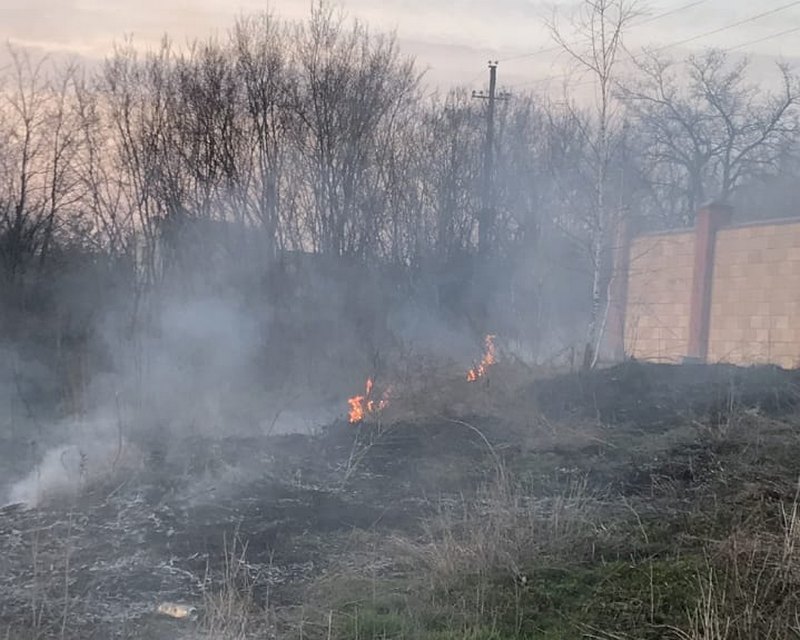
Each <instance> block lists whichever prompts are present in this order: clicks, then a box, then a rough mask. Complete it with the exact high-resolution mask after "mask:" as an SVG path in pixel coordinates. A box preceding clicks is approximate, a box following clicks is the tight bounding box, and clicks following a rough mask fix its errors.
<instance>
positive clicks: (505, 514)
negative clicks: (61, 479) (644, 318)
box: [0, 363, 800, 639]
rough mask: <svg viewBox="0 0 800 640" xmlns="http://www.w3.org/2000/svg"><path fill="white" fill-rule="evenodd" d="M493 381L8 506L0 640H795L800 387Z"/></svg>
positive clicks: (0, 558)
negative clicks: (177, 607)
mask: <svg viewBox="0 0 800 640" xmlns="http://www.w3.org/2000/svg"><path fill="white" fill-rule="evenodd" d="M493 375H496V376H497V377H496V378H495V379H492V376H493ZM504 376H505V377H504ZM488 378H489V380H487V381H486V382H485V384H484V383H483V382H482V383H481V384H480V386H479V385H467V384H466V382H462V383H460V384H459V383H456V382H452V383H450V382H448V383H443V384H442V385H441V389H447V390H453V391H448V392H445V391H442V392H441V393H442V394H443V395H444V396H445V397H444V398H443V399H442V400H441V401H438V402H437V404H436V407H435V408H430V409H429V408H428V405H427V404H426V403H425V402H423V401H420V402H414V401H413V398H409V399H408V400H407V403H408V406H414V407H416V409H415V411H410V412H405V413H403V414H399V413H398V414H396V415H393V414H392V413H391V412H389V411H387V412H386V413H385V415H383V414H381V415H378V416H376V417H375V420H374V421H369V422H366V423H361V424H359V425H355V426H353V425H350V424H348V423H347V422H345V421H344V420H343V421H342V422H339V423H335V424H331V425H328V426H326V427H325V428H324V429H322V430H321V431H320V433H318V434H315V435H308V436H306V435H283V436H263V437H248V438H244V437H242V438H214V439H212V438H202V437H197V438H194V439H189V440H186V441H184V442H183V443H182V445H181V446H180V447H174V446H172V447H168V448H166V449H165V450H164V451H158V452H154V453H153V455H149V456H145V457H144V458H143V460H142V462H141V465H140V466H139V467H138V468H135V469H132V470H126V471H125V473H117V474H115V475H113V476H109V477H108V478H105V479H98V480H93V481H91V482H87V484H86V486H84V487H82V491H81V492H80V494H79V495H78V496H77V497H75V498H70V499H69V500H61V501H50V502H46V503H44V504H42V505H41V506H39V507H38V508H35V509H26V508H23V507H21V506H15V505H11V506H8V507H5V508H4V509H2V510H0V548H2V550H3V552H2V555H0V629H2V630H3V631H4V632H5V631H6V630H7V637H8V638H12V639H13V638H18V637H19V638H34V637H40V638H46V637H62V638H161V637H163V638H175V637H209V638H247V637H262V638H263V637H280V638H315V637H319V638H354V639H355V638H360V639H365V638H440V639H445V638H465V637H467V638H476V639H477V638H575V637H594V638H607V639H611V638H661V637H675V638H723V637H725V638H750V637H764V638H789V637H796V636H793V635H792V633H798V629H797V628H796V625H797V620H798V619H800V617H799V616H800V596H798V595H797V594H798V593H800V513H798V508H799V506H800V505H799V502H798V476H799V475H800V464H799V463H798V460H800V431H799V430H798V428H799V427H800V415H799V414H798V402H799V401H800V375H798V373H797V372H792V371H783V370H780V369H775V368H751V369H738V368H733V367H723V366H716V367H702V366H694V365H692V366H666V365H647V364H640V363H627V364H624V365H620V366H617V367H613V368H610V369H605V370H600V371H595V372H591V373H581V374H569V375H565V376H560V377H554V378H548V379H535V380H534V379H533V374H532V373H531V372H529V371H522V370H513V371H512V370H511V369H508V370H506V371H503V370H502V369H501V368H500V367H498V368H497V371H496V372H495V373H493V374H489V376H488ZM511 378H513V379H514V384H513V385H512V384H508V380H510V379H511ZM501 381H502V383H501ZM448 385H450V386H448ZM509 389H513V392H510V391H509ZM501 391H502V392H501ZM448 393H451V394H452V395H453V397H452V398H450V399H449V400H448V398H447V397H446V396H447V395H448ZM459 394H472V395H474V396H476V397H477V396H480V402H474V403H464V402H463V398H461V397H460V396H459ZM399 402H401V401H400V400H397V401H396V403H399ZM165 602H174V603H181V604H186V605H187V606H191V607H193V610H196V611H197V615H196V616H189V617H187V618H186V619H173V618H170V617H168V616H165V615H162V614H159V613H158V611H157V609H158V606H159V605H160V604H162V603H165ZM715 625H716V626H715ZM715 629H717V631H720V630H725V634H722V635H720V634H717V635H714V633H715V631H714V630H715Z"/></svg>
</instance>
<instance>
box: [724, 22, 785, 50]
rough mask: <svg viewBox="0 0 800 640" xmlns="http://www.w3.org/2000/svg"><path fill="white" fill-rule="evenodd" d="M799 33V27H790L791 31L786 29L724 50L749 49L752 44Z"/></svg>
mask: <svg viewBox="0 0 800 640" xmlns="http://www.w3.org/2000/svg"><path fill="white" fill-rule="evenodd" d="M798 31H800V27H792V28H791V29H786V30H785V31H781V32H779V33H774V34H772V35H771V36H765V37H764V38H758V39H757V40H751V41H750V42H743V43H742V44H737V45H736V46H735V47H730V48H729V49H725V51H728V52H730V51H736V50H737V49H744V48H745V47H750V46H752V45H754V44H759V43H760V42H766V41H767V40H774V39H775V38H780V37H781V36H788V35H789V34H790V33H796V32H798Z"/></svg>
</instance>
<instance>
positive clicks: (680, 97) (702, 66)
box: [621, 50, 800, 224]
mask: <svg viewBox="0 0 800 640" xmlns="http://www.w3.org/2000/svg"><path fill="white" fill-rule="evenodd" d="M637 70H638V75H637V76H636V77H634V78H633V79H632V80H631V81H630V82H629V83H627V84H626V85H625V86H623V87H622V89H621V97H622V99H623V100H624V101H625V104H626V106H627V108H628V113H629V114H630V116H631V119H632V122H633V123H634V126H635V128H636V129H637V130H638V132H639V135H641V136H643V139H644V140H645V141H646V144H643V145H642V150H641V154H642V164H643V167H644V169H645V172H646V174H647V178H648V181H649V183H650V184H651V186H652V190H653V194H654V196H655V201H656V205H657V206H658V207H659V209H660V211H661V214H662V216H663V218H664V219H665V222H667V223H669V224H686V223H689V222H691V220H692V219H693V216H694V212H695V211H696V209H697V207H698V206H699V205H700V204H701V203H702V202H703V201H704V200H706V199H708V198H709V197H713V198H720V199H723V200H727V199H728V198H730V196H731V195H732V194H733V193H734V192H735V191H736V189H737V188H738V187H739V186H741V185H742V184H743V183H745V182H746V181H748V180H751V179H753V178H755V177H759V176H761V175H764V174H765V173H768V172H770V171H772V170H774V168H775V167H776V164H777V163H778V161H779V160H780V158H781V157H782V155H783V154H784V153H785V150H786V148H787V146H788V145H789V144H791V143H792V142H794V141H795V140H796V139H797V135H798V131H799V129H798V120H797V117H798V110H797V107H798V100H800V82H798V79H797V77H796V76H794V75H793V74H792V73H791V71H790V70H789V68H788V67H787V66H786V65H784V64H779V65H778V72H779V79H780V85H779V86H780V89H779V90H778V91H776V92H768V91H765V90H764V88H763V87H761V86H759V85H757V84H754V83H752V82H750V81H749V80H748V74H747V72H748V61H747V60H746V59H744V60H741V61H739V62H735V63H734V62H732V61H730V60H729V59H728V56H727V55H726V54H725V53H724V52H722V51H715V50H711V51H708V52H707V53H705V54H704V55H702V56H690V57H689V58H688V59H687V60H685V61H684V62H682V63H676V62H673V61H671V60H668V59H665V58H662V57H659V55H658V54H656V53H650V54H647V55H645V56H642V57H641V58H640V59H639V61H638V63H637ZM686 80H688V82H687V81H686ZM676 189H677V193H676Z"/></svg>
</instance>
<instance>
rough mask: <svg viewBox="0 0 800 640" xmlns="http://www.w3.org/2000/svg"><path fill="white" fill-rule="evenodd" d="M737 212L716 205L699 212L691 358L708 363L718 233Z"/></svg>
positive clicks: (692, 299) (695, 237)
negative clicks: (715, 250) (712, 287)
mask: <svg viewBox="0 0 800 640" xmlns="http://www.w3.org/2000/svg"><path fill="white" fill-rule="evenodd" d="M732 214H733V209H732V208H731V207H729V206H728V205H725V204H720V203H717V202H712V203H709V204H707V205H705V206H704V207H702V208H701V209H700V210H699V211H698V212H697V219H696V221H695V231H694V275H693V276H692V297H691V308H690V310H689V346H688V352H687V354H686V355H687V359H688V360H692V361H696V362H705V361H706V358H707V356H708V330H709V326H708V325H709V320H710V317H711V293H712V292H711V285H712V281H713V277H714V248H715V247H716V244H717V231H719V229H720V228H722V227H724V226H725V225H726V224H728V222H730V219H731V215H732Z"/></svg>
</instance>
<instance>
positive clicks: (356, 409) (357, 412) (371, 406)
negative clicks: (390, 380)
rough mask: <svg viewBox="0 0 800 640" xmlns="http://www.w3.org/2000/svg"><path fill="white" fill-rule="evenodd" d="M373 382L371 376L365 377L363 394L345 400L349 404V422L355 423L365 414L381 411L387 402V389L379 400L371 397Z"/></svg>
mask: <svg viewBox="0 0 800 640" xmlns="http://www.w3.org/2000/svg"><path fill="white" fill-rule="evenodd" d="M373 387H374V384H373V382H372V378H367V384H366V390H365V392H364V395H360V396H353V397H352V398H349V399H348V400H347V404H349V405H350V411H349V414H348V415H349V419H350V424H357V423H359V422H361V421H363V420H364V418H365V416H367V415H368V414H370V413H375V412H376V411H381V410H383V409H385V408H386V406H387V405H388V404H389V392H390V389H387V390H386V391H385V392H384V394H383V397H382V398H381V399H380V400H374V399H373V398H372V389H373Z"/></svg>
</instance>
